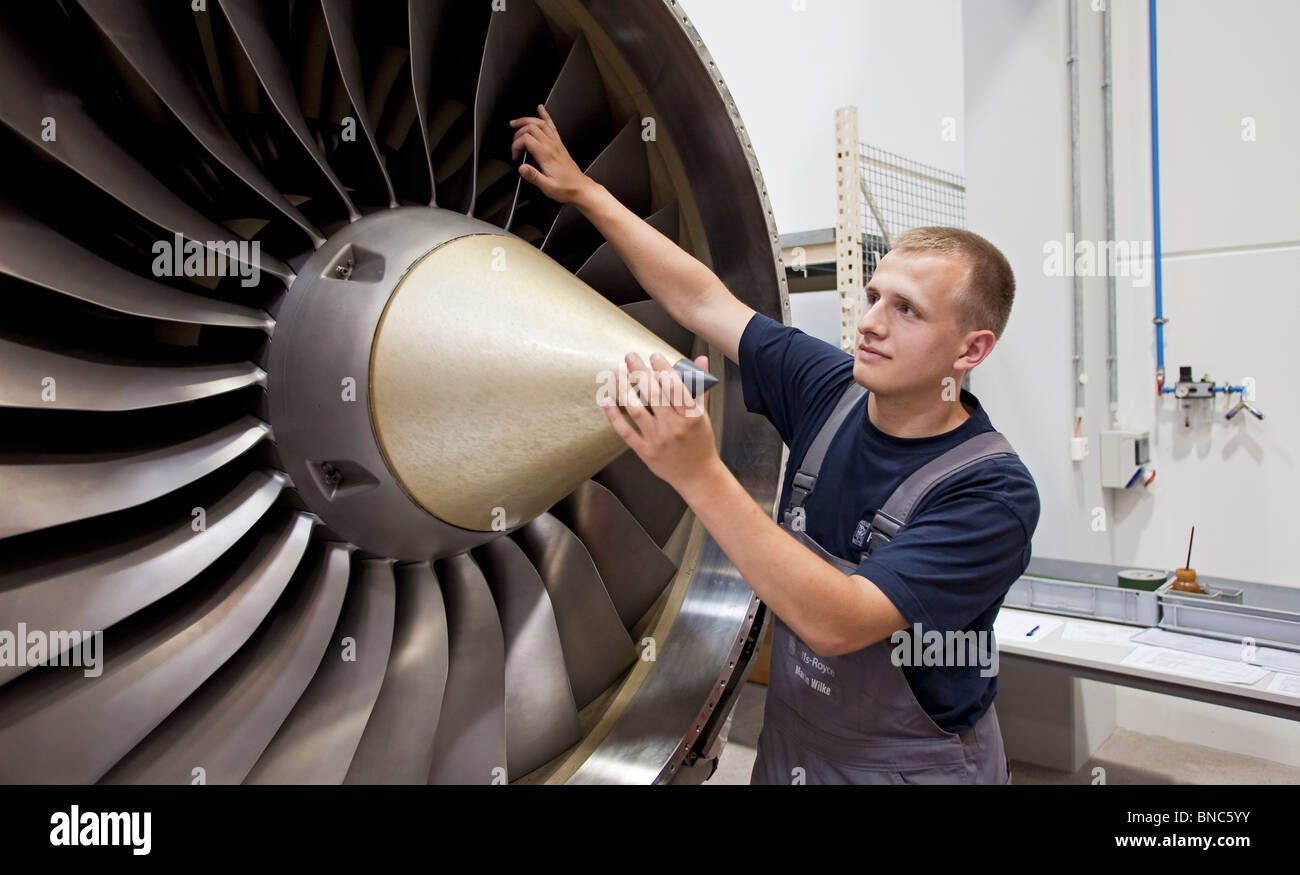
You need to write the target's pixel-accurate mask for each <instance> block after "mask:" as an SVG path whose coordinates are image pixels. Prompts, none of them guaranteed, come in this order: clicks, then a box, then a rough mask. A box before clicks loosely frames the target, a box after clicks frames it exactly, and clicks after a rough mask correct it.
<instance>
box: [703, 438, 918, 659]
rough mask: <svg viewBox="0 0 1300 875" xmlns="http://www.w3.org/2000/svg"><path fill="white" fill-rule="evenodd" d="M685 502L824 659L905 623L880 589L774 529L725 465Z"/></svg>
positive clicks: (712, 472)
mask: <svg viewBox="0 0 1300 875" xmlns="http://www.w3.org/2000/svg"><path fill="white" fill-rule="evenodd" d="M682 497H683V498H684V499H686V502H687V504H689V505H690V506H691V509H692V510H693V511H694V512H695V515H696V516H697V517H698V518H699V520H700V522H701V523H702V524H703V525H704V527H705V528H706V529H708V531H709V534H710V535H712V536H713V540H715V541H717V542H718V546H719V547H721V548H722V552H724V553H726V554H727V558H728V559H730V560H731V562H732V564H733V565H735V566H736V570H737V571H739V572H740V575H741V577H743V578H744V579H745V581H746V582H747V583H748V584H749V585H750V587H751V588H752V589H753V590H754V592H755V593H757V594H758V597H759V598H761V599H762V600H763V601H764V602H766V603H767V605H768V607H769V608H771V609H772V611H773V612H775V613H776V615H777V616H778V617H780V618H781V619H782V620H783V621H784V622H785V624H786V625H787V626H789V627H790V628H791V629H792V630H793V631H794V633H795V634H796V635H798V636H799V637H800V639H802V640H803V641H804V643H806V644H807V645H808V646H809V647H811V648H812V649H813V650H814V651H815V652H817V654H818V655H819V656H835V655H838V654H840V653H847V652H850V651H852V650H856V649H858V648H859V647H865V646H867V645H868V644H870V643H872V642H873V641H875V640H878V639H880V638H884V637H885V636H887V635H889V634H890V633H891V632H892V631H894V628H891V627H894V622H893V621H894V620H901V617H897V616H893V615H894V614H895V612H894V608H893V605H892V603H890V602H889V601H888V599H887V598H886V597H885V595H884V594H883V593H881V592H880V590H879V589H877V588H876V587H875V585H874V584H872V583H870V582H869V581H867V580H866V579H865V578H861V577H855V576H850V575H847V574H844V573H842V572H841V571H840V570H839V569H837V568H836V567H835V566H833V565H831V564H830V563H829V562H827V561H826V560H824V559H822V558H821V557H820V556H818V555H817V554H816V553H814V552H813V551H812V550H809V549H808V548H807V547H805V546H804V545H803V544H801V543H799V542H798V541H797V540H795V539H794V538H793V537H791V536H790V535H789V534H788V533H787V532H785V531H784V530H783V529H782V528H781V527H780V526H778V525H777V524H776V523H775V522H773V520H772V519H771V517H769V516H768V515H767V514H765V513H764V512H763V510H762V508H760V507H759V506H758V504H756V503H755V502H754V500H753V498H751V497H750V495H749V493H748V492H746V491H745V488H744V487H743V486H741V485H740V482H739V481H738V480H737V479H736V478H735V476H734V475H733V474H732V473H731V472H730V471H728V470H727V468H726V466H725V465H723V464H722V463H721V461H719V462H718V464H716V465H715V466H713V468H712V469H711V470H710V472H709V474H708V476H707V477H702V478H700V479H699V480H698V481H697V482H696V483H694V484H692V485H691V486H689V487H688V488H687V489H686V491H684V492H682ZM903 626H905V624H902V623H900V624H899V625H898V626H897V627H895V628H901V627H903Z"/></svg>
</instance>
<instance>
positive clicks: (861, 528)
mask: <svg viewBox="0 0 1300 875" xmlns="http://www.w3.org/2000/svg"><path fill="white" fill-rule="evenodd" d="M868 528H869V527H868V526H867V521H866V520H858V528H857V531H855V532H854V533H853V546H854V547H861V546H862V542H863V541H865V540H866V539H867V529H868Z"/></svg>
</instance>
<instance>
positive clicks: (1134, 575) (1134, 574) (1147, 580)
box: [1119, 568, 1169, 592]
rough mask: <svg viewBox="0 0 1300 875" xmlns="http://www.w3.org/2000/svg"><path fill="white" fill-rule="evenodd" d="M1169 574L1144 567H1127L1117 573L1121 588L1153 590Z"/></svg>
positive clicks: (1162, 582)
mask: <svg viewBox="0 0 1300 875" xmlns="http://www.w3.org/2000/svg"><path fill="white" fill-rule="evenodd" d="M1168 576H1169V575H1167V574H1165V573H1164V572H1163V571H1148V570H1147V569H1145V568H1127V569H1125V570H1124V571H1121V572H1120V573H1119V585H1120V587H1122V588H1123V589H1141V590H1145V591H1146V592H1155V591H1156V590H1157V589H1159V588H1160V587H1161V586H1162V585H1163V584H1164V582H1165V580H1166V579H1167V578H1168Z"/></svg>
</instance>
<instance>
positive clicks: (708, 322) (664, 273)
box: [510, 105, 754, 362]
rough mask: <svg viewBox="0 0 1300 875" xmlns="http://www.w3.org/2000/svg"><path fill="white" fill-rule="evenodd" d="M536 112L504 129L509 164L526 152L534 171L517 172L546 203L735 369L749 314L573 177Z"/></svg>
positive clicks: (678, 251)
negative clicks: (563, 206)
mask: <svg viewBox="0 0 1300 875" xmlns="http://www.w3.org/2000/svg"><path fill="white" fill-rule="evenodd" d="M537 111H538V113H539V114H540V117H539V118H535V117H532V116H525V117H524V118H518V119H512V120H511V122H510V126H511V127H512V128H514V129H515V137H514V142H513V144H512V146H511V154H512V156H513V157H514V158H515V159H518V158H519V156H520V154H521V153H522V152H523V151H524V150H525V149H526V150H527V151H528V154H529V156H530V157H531V158H532V160H533V161H535V162H536V163H537V167H534V166H532V165H529V164H524V165H521V166H520V168H519V172H520V174H521V175H522V176H523V177H524V179H526V180H527V181H529V182H531V183H532V184H533V185H535V186H537V187H538V188H539V189H541V191H542V193H543V194H545V195H546V196H547V197H549V198H551V199H553V200H555V201H558V202H559V203H571V204H573V205H574V206H575V207H576V208H577V209H579V210H580V211H581V212H582V214H583V215H584V216H586V217H587V220H588V221H589V222H591V223H592V224H593V225H595V226H596V230H598V231H600V233H601V235H602V236H603V237H604V238H605V239H606V240H608V241H609V243H610V245H611V246H613V247H614V251H615V252H617V253H618V256H619V258H621V259H623V263H624V264H626V265H627V266H628V269H629V270H631V271H632V275H633V276H635V277H636V280H637V282H638V283H640V284H641V287H642V288H643V289H645V290H646V291H647V292H648V293H649V294H650V297H652V298H654V300H655V301H657V302H658V303H659V305H660V306H661V307H663V308H664V310H666V311H667V313H668V315H669V316H671V317H672V318H673V319H674V320H676V321H677V322H678V323H679V324H680V325H682V327H684V328H687V329H689V330H690V331H691V332H692V333H694V334H697V335H699V336H700V337H702V338H704V340H705V341H706V342H708V343H710V344H712V345H713V346H715V347H717V348H718V349H719V350H721V352H722V354H723V355H725V356H726V357H727V358H729V359H731V360H732V361H733V362H739V348H740V336H741V334H743V333H744V331H745V326H746V325H748V324H749V320H750V318H751V317H752V316H753V315H754V309H753V308H752V307H750V306H749V305H747V304H745V303H743V302H741V301H740V300H739V299H738V298H736V296H735V295H733V294H732V293H731V291H730V290H729V289H728V288H727V287H726V286H725V285H723V283H722V280H720V279H718V277H717V276H716V275H715V274H714V273H713V271H711V270H709V269H708V268H707V267H705V266H704V265H703V264H701V263H700V262H699V261H697V260H696V259H695V258H694V257H692V256H691V255H690V253H688V252H686V251H685V250H683V249H682V248H681V247H680V246H678V245H677V244H676V243H675V242H673V241H672V240H669V239H668V238H667V237H665V236H664V235H663V234H661V233H659V231H657V230H655V228H653V227H652V226H651V225H650V224H649V223H648V222H646V221H645V220H644V219H642V218H640V217H639V216H637V215H636V214H635V213H633V212H632V211H631V210H629V209H628V208H627V207H625V206H623V204H621V203H619V201H618V199H617V198H615V197H614V196H613V195H612V194H610V192H609V190H608V189H606V188H605V187H604V186H603V185H601V184H600V183H598V182H596V181H595V180H593V179H591V178H590V177H588V176H586V175H585V174H584V173H583V172H582V171H581V170H579V169H578V165H577V164H575V163H574V161H573V159H572V158H571V157H570V156H569V153H568V151H567V150H566V149H565V148H564V144H563V143H562V142H561V141H560V135H559V132H558V131H556V129H555V123H554V122H552V121H551V117H550V115H549V114H548V113H547V112H546V108H545V107H544V106H540V105H539V106H538V107H537ZM539 168H540V169H539ZM683 351H684V352H689V350H683Z"/></svg>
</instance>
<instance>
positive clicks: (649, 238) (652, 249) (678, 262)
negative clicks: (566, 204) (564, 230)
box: [573, 181, 719, 325]
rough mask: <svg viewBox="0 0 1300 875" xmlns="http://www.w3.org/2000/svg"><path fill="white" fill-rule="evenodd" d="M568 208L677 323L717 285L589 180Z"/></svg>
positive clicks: (698, 265)
mask: <svg viewBox="0 0 1300 875" xmlns="http://www.w3.org/2000/svg"><path fill="white" fill-rule="evenodd" d="M573 205H574V206H575V207H577V208H578V209H579V210H581V211H582V214H583V215H584V216H586V217H587V220H588V221H590V222H591V223H592V224H593V225H595V226H596V230H598V231H600V233H601V235H602V236H603V237H604V238H605V239H606V240H608V241H609V244H610V245H611V246H613V247H614V251H615V252H617V253H618V256H619V258H621V259H622V260H623V263H624V264H626V265H627V266H628V269H629V270H631V271H632V275H633V276H635V277H636V281H637V282H638V283H640V284H641V287H642V288H643V289H645V290H646V291H647V292H649V293H650V297H652V298H654V299H655V300H656V301H657V302H658V303H659V305H660V306H661V307H663V308H664V309H665V310H667V311H668V315H669V316H672V317H673V319H675V320H676V321H678V322H680V323H682V324H683V325H686V324H687V322H686V321H685V319H684V317H685V316H686V315H687V313H688V312H689V310H690V308H691V306H692V305H693V304H694V303H695V302H696V299H697V298H698V296H699V295H702V294H704V293H706V292H707V290H708V289H709V288H710V287H711V286H713V285H715V284H717V283H718V282H719V280H718V278H717V276H715V275H714V273H713V271H711V270H709V269H708V268H707V267H705V266H704V265H703V264H701V263H700V262H699V261H698V260H696V259H695V258H694V257H693V256H692V255H691V254H690V253H688V252H686V251H685V250H684V249H682V248H681V247H680V246H678V245H677V244H676V242H674V241H672V240H669V239H668V238H667V237H665V236H664V235H663V234H661V233H659V232H658V231H657V230H655V228H654V227H652V226H651V225H650V224H649V223H648V222H646V221H645V220H644V219H642V218H640V217H639V216H637V215H636V213H633V212H632V211H631V210H629V209H628V208H627V207H625V206H623V204H621V203H620V202H619V201H618V199H617V198H616V197H614V196H613V195H612V194H610V193H609V190H608V189H606V188H605V187H604V186H603V185H601V184H599V183H597V182H595V181H591V183H590V185H588V186H586V188H584V189H583V191H582V193H581V194H579V196H578V197H577V199H575V200H574V201H573Z"/></svg>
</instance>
